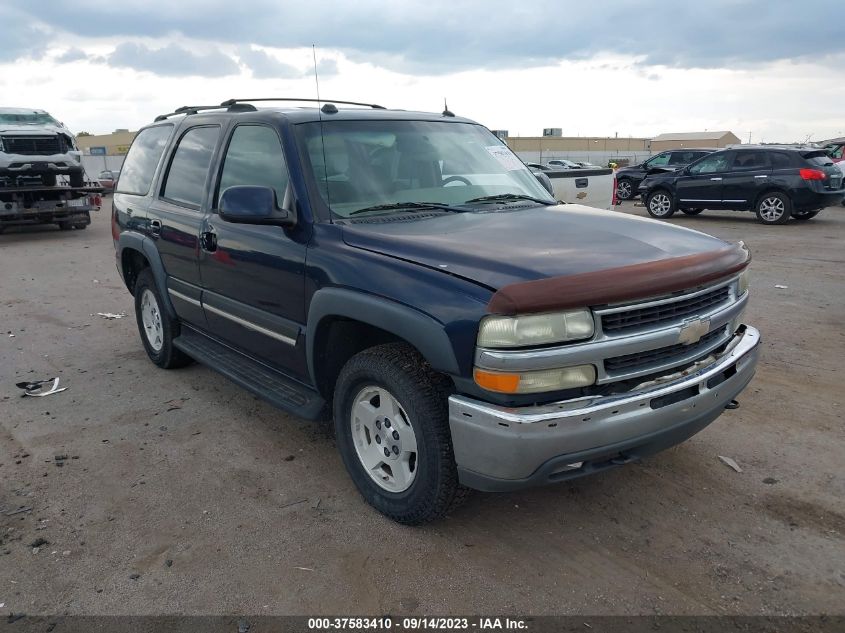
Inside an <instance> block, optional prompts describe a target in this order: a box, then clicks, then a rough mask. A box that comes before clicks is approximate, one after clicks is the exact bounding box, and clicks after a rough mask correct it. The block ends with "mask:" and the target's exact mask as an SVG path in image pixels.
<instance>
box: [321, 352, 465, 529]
mask: <svg viewBox="0 0 845 633" xmlns="http://www.w3.org/2000/svg"><path fill="white" fill-rule="evenodd" d="M448 396H449V384H448V381H447V380H446V379H445V378H444V377H443V376H440V375H439V374H437V373H435V372H434V371H433V370H432V369H431V367H430V366H429V365H428V363H427V362H426V361H425V359H423V358H422V357H421V356H420V355H419V353H418V352H417V351H416V350H415V349H414V348H412V347H411V346H410V345H407V344H405V343H390V344H386V345H379V346H377V347H372V348H370V349H367V350H364V351H363V352H359V353H358V354H356V355H355V356H353V357H352V358H351V359H350V360H349V361H348V362H347V363H346V365H345V366H344V367H343V370H341V372H340V376H339V377H338V379H337V384H336V387H335V395H334V424H335V431H336V434H337V445H338V450H339V451H340V454H341V457H342V458H343V463H344V465H345V466H346V470H347V471H348V472H349V475H350V477H351V478H352V481H353V482H354V483H355V485H356V487H357V488H358V491H359V492H360V493H361V495H362V496H363V497H364V499H366V501H367V502H368V503H369V504H370V505H372V506H373V507H374V508H376V509H377V510H378V511H379V512H381V513H383V514H385V515H386V516H388V517H389V518H391V519H393V520H394V521H397V522H399V523H404V524H406V525H421V524H423V523H427V522H429V521H433V520H436V519H439V518H441V517H443V516H445V515H446V514H447V513H448V512H449V511H450V510H452V509H453V508H454V507H456V506H457V505H458V504H459V503H460V502H462V501H463V500H464V498H465V497H466V496H467V493H468V490H467V489H466V488H464V487H463V486H461V485H460V483H458V472H457V466H456V465H455V458H454V453H453V449H452V438H451V434H450V432H449V413H448V404H447V403H448Z"/></svg>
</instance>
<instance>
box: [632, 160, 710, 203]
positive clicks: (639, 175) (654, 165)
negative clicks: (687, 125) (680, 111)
mask: <svg viewBox="0 0 845 633" xmlns="http://www.w3.org/2000/svg"><path fill="white" fill-rule="evenodd" d="M714 151H716V150H713V149H706V148H702V149H697V148H690V149H672V150H669V151H666V152H660V153H659V154H655V155H654V156H652V157H651V158H649V159H648V160H645V161H643V162H642V163H640V164H639V165H631V166H630V167H622V168H621V169H619V170H617V171H616V197H617V198H619V199H620V200H630V199H631V198H633V197H634V196H636V195H637V188H638V187H639V186H640V183H641V182H642V181H643V179H644V178H645V177H646V176H647V175H648V172H649V170H651V169H666V170H675V169H680V168H681V167H685V166H686V165H689V164H690V163H692V162H695V161H697V160H698V159H699V158H703V157H704V156H707V154H709V153H710V152H714Z"/></svg>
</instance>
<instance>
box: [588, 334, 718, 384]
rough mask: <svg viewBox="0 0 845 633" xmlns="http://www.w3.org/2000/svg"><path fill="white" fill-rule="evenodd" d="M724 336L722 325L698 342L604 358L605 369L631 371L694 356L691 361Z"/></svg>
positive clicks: (608, 370) (609, 371) (611, 371)
mask: <svg viewBox="0 0 845 633" xmlns="http://www.w3.org/2000/svg"><path fill="white" fill-rule="evenodd" d="M724 336H725V328H724V327H720V328H718V329H716V330H713V331H712V332H709V333H707V334H705V335H704V336H702V337H701V338H700V339H699V341H698V343H693V344H692V345H684V344H683V343H678V344H677V345H669V346H668V347H660V348H658V349H650V350H648V351H645V352H637V353H636V354H625V355H624V356H614V357H613V358H606V359H605V360H604V369H605V371H607V372H608V373H614V372H624V373H630V372H635V371H641V370H643V369H648V368H649V367H652V366H655V365H666V364H671V363H672V362H673V361H674V360H678V361H679V362H681V359H684V358H690V357H692V358H691V360H690V362H693V361H695V360H696V355H695V352H697V351H701V353H702V355H703V354H704V353H706V352H707V351H708V348H709V347H710V346H711V345H712V344H713V343H715V342H716V341H718V340H719V339H720V338H724Z"/></svg>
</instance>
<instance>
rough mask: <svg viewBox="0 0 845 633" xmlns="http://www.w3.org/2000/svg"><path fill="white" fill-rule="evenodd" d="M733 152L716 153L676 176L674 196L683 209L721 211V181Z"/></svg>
mask: <svg viewBox="0 0 845 633" xmlns="http://www.w3.org/2000/svg"><path fill="white" fill-rule="evenodd" d="M732 158H733V152H718V153H716V154H711V155H710V156H707V157H706V158H703V159H701V160H699V161H698V162H697V163H693V164H692V165H690V166H689V168H688V169H685V170H683V171H681V172H679V174H678V178H677V180H676V181H675V196H676V197H677V200H678V204H679V205H680V206H681V207H685V208H703V209H721V208H722V180H723V177H724V173H725V170H726V169H727V167H728V165H729V164H730V161H731V160H732Z"/></svg>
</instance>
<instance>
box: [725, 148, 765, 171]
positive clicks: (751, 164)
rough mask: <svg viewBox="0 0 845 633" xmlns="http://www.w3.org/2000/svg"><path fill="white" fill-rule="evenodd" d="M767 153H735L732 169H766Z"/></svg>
mask: <svg viewBox="0 0 845 633" xmlns="http://www.w3.org/2000/svg"><path fill="white" fill-rule="evenodd" d="M768 168H769V153H768V152H737V153H736V157H735V158H734V163H733V167H732V169H737V170H744V169H768Z"/></svg>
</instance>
